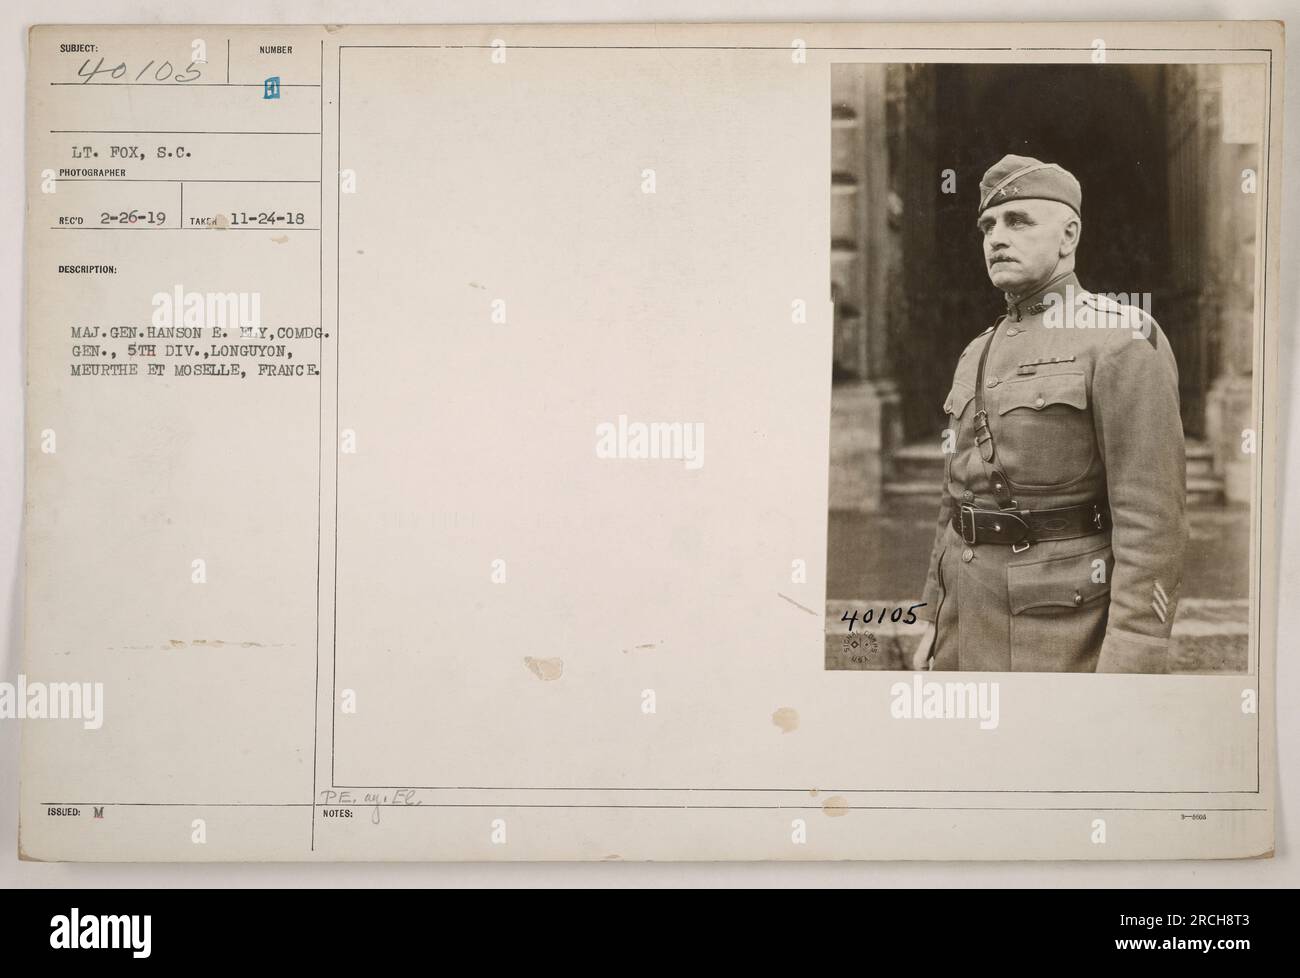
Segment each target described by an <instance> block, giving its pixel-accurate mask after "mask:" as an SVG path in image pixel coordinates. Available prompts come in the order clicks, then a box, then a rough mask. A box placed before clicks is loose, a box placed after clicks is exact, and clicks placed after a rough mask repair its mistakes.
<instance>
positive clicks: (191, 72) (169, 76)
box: [77, 58, 202, 85]
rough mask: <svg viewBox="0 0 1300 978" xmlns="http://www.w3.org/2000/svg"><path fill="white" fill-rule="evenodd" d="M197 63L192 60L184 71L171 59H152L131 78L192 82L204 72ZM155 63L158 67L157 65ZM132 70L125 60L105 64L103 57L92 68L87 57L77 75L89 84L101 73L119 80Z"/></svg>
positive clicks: (134, 79)
mask: <svg viewBox="0 0 1300 978" xmlns="http://www.w3.org/2000/svg"><path fill="white" fill-rule="evenodd" d="M197 64H198V63H197V62H195V61H191V62H190V63H189V64H188V65H187V66H186V67H185V70H184V71H180V72H178V71H177V70H176V66H175V65H173V64H172V63H171V62H170V61H162V62H159V61H157V60H154V61H150V62H149V63H148V64H147V65H145V66H144V67H143V68H141V69H140V70H139V71H138V72H136V74H135V77H134V78H132V79H131V80H132V81H141V80H143V81H146V82H149V81H155V82H168V81H178V82H192V81H194V80H195V79H196V78H198V77H199V75H201V74H202V72H201V71H200V70H199V69H198V67H197ZM155 65H156V66H157V67H155ZM150 69H152V75H150V77H147V78H146V77H145V76H146V74H149V72H150ZM130 70H131V69H130V68H128V67H127V64H126V62H125V61H121V62H119V63H118V64H116V65H110V66H105V64H104V59H103V58H100V59H99V61H98V62H97V63H96V64H95V66H94V67H93V68H92V67H91V66H90V59H89V58H87V59H86V60H85V61H83V62H82V63H81V67H80V68H78V69H77V76H78V77H79V78H80V79H81V83H82V84H83V85H88V84H90V82H92V81H94V80H95V79H96V78H99V77H100V76H101V75H107V76H108V77H109V78H111V79H113V80H114V81H118V80H120V79H122V78H124V77H125V76H126V75H127V74H128V73H129V72H130Z"/></svg>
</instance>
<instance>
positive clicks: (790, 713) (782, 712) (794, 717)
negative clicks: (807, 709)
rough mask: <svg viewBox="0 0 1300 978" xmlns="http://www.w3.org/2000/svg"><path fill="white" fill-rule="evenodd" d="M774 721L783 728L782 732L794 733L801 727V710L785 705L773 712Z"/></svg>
mask: <svg viewBox="0 0 1300 978" xmlns="http://www.w3.org/2000/svg"><path fill="white" fill-rule="evenodd" d="M772 722H773V723H775V724H776V725H777V726H778V727H780V728H781V733H783V734H788V733H794V731H796V730H798V729H799V711H798V710H796V709H795V708H794V707H792V706H783V707H781V709H779V710H777V711H776V712H775V713H773V714H772Z"/></svg>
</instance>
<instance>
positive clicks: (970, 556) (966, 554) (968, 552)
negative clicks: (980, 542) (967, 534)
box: [961, 547, 975, 564]
mask: <svg viewBox="0 0 1300 978" xmlns="http://www.w3.org/2000/svg"><path fill="white" fill-rule="evenodd" d="M961 559H962V561H963V562H964V563H967V564H969V563H970V562H971V561H972V560H974V559H975V551H974V550H972V549H971V548H970V547H967V548H966V549H965V550H963V551H962V552H961Z"/></svg>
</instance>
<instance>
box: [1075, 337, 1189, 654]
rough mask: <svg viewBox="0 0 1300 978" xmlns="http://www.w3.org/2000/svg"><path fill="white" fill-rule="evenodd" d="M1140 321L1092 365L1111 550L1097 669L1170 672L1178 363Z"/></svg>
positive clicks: (1181, 480) (1181, 522) (1180, 471)
mask: <svg viewBox="0 0 1300 978" xmlns="http://www.w3.org/2000/svg"><path fill="white" fill-rule="evenodd" d="M1143 322H1144V324H1145V325H1146V326H1147V327H1149V329H1143V330H1142V331H1141V332H1139V331H1135V330H1132V329H1120V330H1113V331H1109V332H1110V336H1109V337H1108V338H1107V339H1108V342H1107V344H1106V347H1105V349H1104V351H1103V353H1102V355H1101V357H1100V358H1099V360H1098V362H1097V364H1096V367H1095V369H1094V373H1093V382H1092V411H1093V422H1094V424H1095V426H1096V433H1097V444H1098V446H1099V447H1100V450H1101V453H1102V458H1103V460H1104V462H1105V466H1106V485H1107V491H1108V495H1109V498H1110V513H1111V522H1112V527H1113V529H1112V533H1111V544H1112V549H1113V551H1114V555H1115V565H1114V570H1113V571H1112V573H1111V580H1110V617H1109V619H1108V621H1107V625H1106V635H1105V639H1104V641H1103V643H1102V647H1101V655H1100V656H1099V658H1098V661H1097V671H1098V672H1144V673H1152V672H1166V671H1168V663H1167V659H1168V652H1169V633H1170V630H1171V629H1172V628H1173V624H1174V613H1175V611H1176V609H1177V604H1178V592H1179V587H1180V585H1181V582H1182V573H1183V557H1184V554H1185V552H1186V549H1187V516H1186V497H1187V492H1186V482H1187V466H1186V458H1185V446H1184V442H1183V426H1182V421H1181V419H1180V416H1179V412H1178V367H1177V365H1176V364H1175V362H1174V357H1173V353H1172V351H1171V350H1170V348H1169V341H1168V339H1167V338H1166V337H1165V335H1164V333H1163V332H1162V331H1161V329H1160V327H1159V326H1158V325H1157V324H1156V322H1155V320H1153V319H1150V317H1145V316H1144V317H1143ZM1142 333H1147V334H1148V335H1146V336H1145V337H1144V336H1143V335H1142Z"/></svg>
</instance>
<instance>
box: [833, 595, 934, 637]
mask: <svg viewBox="0 0 1300 978" xmlns="http://www.w3.org/2000/svg"><path fill="white" fill-rule="evenodd" d="M926 604H927V602H925V601H920V602H918V603H916V604H914V605H912V607H910V608H908V609H907V612H906V615H907V617H906V618H904V617H903V616H904V612H903V609H902V608H895V609H894V610H893V611H890V610H889V606H888V605H883V606H882V607H881V609H880V617H879V618H875V614H876V609H875V608H868V609H867V610H866V611H864V612H862V624H864V625H870V624H871V621H872V619H873V618H875V620H876V621H877V622H879V623H880V624H882V625H883V624H884V623H885V621H886V619H888V620H889V621H892V622H893V623H894V624H898V623H899V622H903V624H905V625H915V624H916V609H917V608H924V607H925V606H926ZM840 621H846V622H848V623H849V631H850V632H851V631H853V626H854V625H856V624H857V622H858V613H857V612H856V611H855V612H853V615H852V617H850V616H849V613H848V612H847V611H846V612H844V615H843V617H841V618H840Z"/></svg>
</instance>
